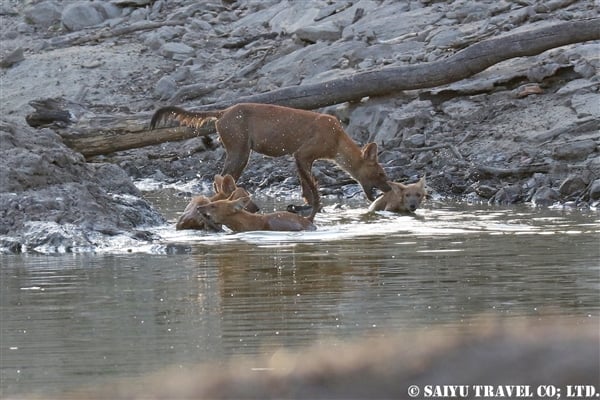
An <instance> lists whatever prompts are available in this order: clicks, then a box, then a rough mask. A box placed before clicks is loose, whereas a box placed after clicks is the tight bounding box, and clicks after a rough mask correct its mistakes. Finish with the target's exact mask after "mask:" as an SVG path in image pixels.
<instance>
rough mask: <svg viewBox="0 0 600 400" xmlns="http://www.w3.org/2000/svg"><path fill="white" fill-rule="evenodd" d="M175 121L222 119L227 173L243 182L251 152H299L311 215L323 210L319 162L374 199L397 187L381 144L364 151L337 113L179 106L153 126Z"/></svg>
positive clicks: (190, 122) (265, 106) (161, 111)
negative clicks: (382, 160)
mask: <svg viewBox="0 0 600 400" xmlns="http://www.w3.org/2000/svg"><path fill="white" fill-rule="evenodd" d="M170 118H172V119H175V120H177V121H179V123H180V124H182V125H186V126H192V127H199V126H202V125H203V124H204V123H205V122H206V121H208V120H216V123H215V126H216V129H217V132H218V133H219V136H220V138H221V142H222V143H223V146H225V150H226V152H227V157H226V159H225V165H224V166H223V171H222V174H223V175H224V174H231V175H232V176H233V178H234V179H235V180H236V181H237V179H239V177H240V175H241V174H242V171H243V170H244V168H245V167H246V164H247V163H248V157H249V156H250V151H251V150H254V151H256V152H258V153H261V154H265V155H268V156H271V157H280V156H283V155H286V154H293V155H294V157H295V159H296V166H297V168H298V175H299V177H300V183H301V185H302V195H303V196H304V199H305V201H306V202H307V204H310V205H311V206H312V213H311V217H314V215H315V214H316V213H317V212H318V211H319V209H320V199H319V192H318V190H317V185H316V183H315V181H314V179H313V176H312V172H311V169H312V165H313V162H314V161H315V160H319V159H326V160H332V161H334V162H336V163H337V164H338V165H339V166H340V167H341V168H342V169H344V170H345V171H346V172H348V173H349V174H350V175H351V176H352V177H353V178H354V179H356V180H357V181H358V182H359V183H360V185H361V186H362V188H363V191H364V192H365V194H366V196H367V197H368V198H369V200H373V199H374V195H373V190H374V189H375V188H379V189H381V190H382V191H384V192H385V191H389V190H390V189H391V188H390V186H389V184H388V182H387V177H386V175H385V172H384V171H383V168H382V167H381V165H379V163H378V159H377V145H376V144H375V143H369V144H367V145H365V146H364V148H363V149H362V150H361V149H360V148H359V147H358V146H357V145H356V143H355V142H354V141H353V140H352V139H351V138H350V137H349V136H348V135H347V134H346V132H344V130H343V128H342V126H341V124H340V122H339V121H338V120H337V119H336V118H335V117H332V116H331V115H326V114H320V113H316V112H312V111H306V110H298V109H294V108H288V107H281V106H275V105H270V104H256V103H240V104H236V105H234V106H232V107H229V108H227V109H225V110H219V111H210V112H191V111H186V110H183V109H181V108H178V107H164V108H161V109H159V110H157V111H156V113H154V116H153V117H152V121H151V123H150V126H151V127H152V128H154V127H155V126H156V125H157V124H158V122H159V121H161V120H164V119H170Z"/></svg>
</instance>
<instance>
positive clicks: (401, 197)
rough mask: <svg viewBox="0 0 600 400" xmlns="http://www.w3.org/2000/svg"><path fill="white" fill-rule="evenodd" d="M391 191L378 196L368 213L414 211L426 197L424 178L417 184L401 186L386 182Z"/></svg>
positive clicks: (400, 184)
mask: <svg viewBox="0 0 600 400" xmlns="http://www.w3.org/2000/svg"><path fill="white" fill-rule="evenodd" d="M388 183H389V184H390V187H391V188H392V190H390V191H389V192H385V193H384V194H382V195H381V196H379V197H378V198H377V199H375V201H374V202H373V203H371V206H370V207H369V211H400V212H402V211H404V212H406V211H410V212H413V211H415V210H416V209H417V208H418V207H419V205H420V204H421V201H423V198H425V196H426V195H427V191H426V190H425V177H423V178H421V179H420V180H419V182H417V183H411V184H409V185H403V184H402V183H397V182H388Z"/></svg>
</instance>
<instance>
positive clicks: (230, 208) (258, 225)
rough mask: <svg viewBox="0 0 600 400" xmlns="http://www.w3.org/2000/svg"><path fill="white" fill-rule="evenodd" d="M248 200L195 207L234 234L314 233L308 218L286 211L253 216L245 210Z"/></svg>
mask: <svg viewBox="0 0 600 400" xmlns="http://www.w3.org/2000/svg"><path fill="white" fill-rule="evenodd" d="M249 201H250V199H249V198H248V197H242V198H239V199H237V200H233V199H227V200H217V201H213V202H211V203H208V204H204V205H201V206H198V207H196V209H197V210H198V212H200V213H202V214H204V215H205V216H206V218H209V219H210V220H211V221H212V222H214V223H216V224H223V225H225V226H227V227H228V228H229V229H231V230H232V231H234V232H246V231H314V230H316V229H317V228H316V226H315V225H314V224H313V223H312V220H311V219H309V218H304V217H301V216H300V215H298V214H294V213H291V212H288V211H281V212H274V213H269V214H253V213H250V212H248V211H246V210H245V207H247V204H248V202H249Z"/></svg>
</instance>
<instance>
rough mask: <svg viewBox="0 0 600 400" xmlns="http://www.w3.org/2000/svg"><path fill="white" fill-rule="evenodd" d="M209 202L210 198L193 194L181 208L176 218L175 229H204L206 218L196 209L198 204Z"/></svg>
mask: <svg viewBox="0 0 600 400" xmlns="http://www.w3.org/2000/svg"><path fill="white" fill-rule="evenodd" d="M208 203H210V199H209V198H208V197H205V196H194V197H193V198H192V200H190V202H189V203H188V205H187V206H186V207H185V210H183V213H182V214H181V216H179V219H178V220H177V224H176V225H175V229H177V230H178V231H179V230H182V229H206V219H205V218H204V216H203V215H202V214H200V213H199V212H198V211H196V208H197V207H198V206H201V205H203V204H208Z"/></svg>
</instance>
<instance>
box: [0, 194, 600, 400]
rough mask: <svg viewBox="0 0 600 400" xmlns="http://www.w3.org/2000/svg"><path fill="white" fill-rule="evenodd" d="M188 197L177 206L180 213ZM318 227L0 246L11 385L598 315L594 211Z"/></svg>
mask: <svg viewBox="0 0 600 400" xmlns="http://www.w3.org/2000/svg"><path fill="white" fill-rule="evenodd" d="M183 203H185V202H183ZM183 206H185V204H183ZM183 206H182V205H181V204H174V205H172V206H171V208H168V207H167V208H165V210H166V214H167V215H168V217H169V218H170V222H171V223H172V222H174V220H175V218H176V216H177V212H178V211H179V210H182V209H183ZM267 207H268V206H267ZM316 223H317V225H318V227H319V230H318V231H316V232H306V233H275V232H248V233H241V234H231V233H219V234H204V233H200V232H193V231H179V232H178V231H175V230H174V229H173V225H172V224H170V225H168V226H164V227H160V228H158V229H156V230H155V234H156V235H157V238H158V239H157V241H156V243H153V244H151V245H148V246H134V245H130V244H129V243H126V242H124V243H121V245H120V247H107V248H105V249H102V250H100V251H98V252H97V253H95V254H62V255H34V254H24V255H1V256H0V262H1V264H2V268H1V269H0V274H1V275H0V278H1V285H2V286H1V321H0V329H1V337H0V346H1V347H0V352H1V353H0V363H1V370H0V378H1V383H0V395H11V394H23V393H31V392H43V393H53V392H54V393H60V392H61V391H64V390H68V389H72V388H74V387H78V386H81V385H86V384H95V383H98V382H103V381H105V380H108V381H110V380H111V379H115V378H122V377H132V376H139V375H142V374H144V373H149V372H152V371H156V370H159V369H161V368H164V367H167V366H181V367H182V368H185V367H186V366H187V365H190V364H194V363H201V362H212V363H215V365H218V364H220V363H222V362H224V361H225V360H227V359H228V358H229V357H231V356H235V355H240V354H246V355H258V354H271V353H273V352H275V351H277V350H278V349H280V348H281V347H286V348H291V349H295V348H299V347H302V346H305V345H309V344H312V343H314V342H319V341H324V340H327V341H332V340H333V341H338V340H339V341H342V340H346V339H352V338H357V337H364V336H382V335H386V334H388V333H390V332H398V331H403V330H412V329H416V328H421V329H422V328H424V329H427V328H428V327H435V326H439V325H460V324H468V323H472V322H473V320H474V319H475V320H476V319H477V318H480V317H481V316H482V315H488V316H489V315H491V316H494V317H500V318H516V317H523V316H529V317H532V318H540V319H541V318H545V317H546V316H568V317H569V318H570V321H573V324H574V326H573V329H577V324H597V323H598V317H599V316H600V267H599V264H600V263H599V261H600V247H599V243H600V218H599V215H598V213H597V212H596V211H576V210H575V211H565V210H558V209H555V210H552V209H550V210H548V209H535V208H531V207H527V206H522V207H514V208H494V207H487V206H470V205H465V204H453V205H443V204H435V203H433V204H428V205H427V206H426V207H425V208H423V209H421V210H418V212H417V215H416V216H406V215H397V214H391V213H385V212H384V213H377V214H369V213H367V212H366V209H365V208H364V207H354V206H352V205H351V206H349V207H347V206H343V207H336V206H335V205H334V204H329V205H328V206H327V207H326V209H325V212H324V213H321V214H319V215H318V217H317V220H316ZM257 367H260V366H257Z"/></svg>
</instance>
